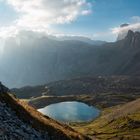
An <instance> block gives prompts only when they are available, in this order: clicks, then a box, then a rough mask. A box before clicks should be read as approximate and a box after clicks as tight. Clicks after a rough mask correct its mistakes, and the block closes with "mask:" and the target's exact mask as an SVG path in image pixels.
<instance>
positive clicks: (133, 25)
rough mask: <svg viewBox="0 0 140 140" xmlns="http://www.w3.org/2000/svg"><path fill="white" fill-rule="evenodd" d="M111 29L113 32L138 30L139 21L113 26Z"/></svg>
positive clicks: (139, 27)
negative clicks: (123, 25) (122, 25)
mask: <svg viewBox="0 0 140 140" xmlns="http://www.w3.org/2000/svg"><path fill="white" fill-rule="evenodd" d="M111 30H112V33H113V34H119V33H123V32H128V30H132V31H140V22H139V23H133V24H130V25H128V26H125V27H115V28H112V29H111Z"/></svg>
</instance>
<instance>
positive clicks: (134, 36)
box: [124, 30, 140, 48]
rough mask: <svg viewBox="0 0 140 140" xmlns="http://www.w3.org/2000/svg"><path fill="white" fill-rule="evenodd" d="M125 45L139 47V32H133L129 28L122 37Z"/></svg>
mask: <svg viewBox="0 0 140 140" xmlns="http://www.w3.org/2000/svg"><path fill="white" fill-rule="evenodd" d="M124 41H125V46H129V47H134V48H139V47H140V32H133V31H132V30H129V31H128V33H127V36H126V37H125V39H124Z"/></svg>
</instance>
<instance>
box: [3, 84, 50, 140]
mask: <svg viewBox="0 0 140 140" xmlns="http://www.w3.org/2000/svg"><path fill="white" fill-rule="evenodd" d="M8 91H9V89H8V88H7V87H5V86H4V85H2V83H1V82H0V94H6V93H7V92H8ZM27 139H30V140H49V137H48V134H47V132H46V133H45V134H41V133H40V132H38V131H36V130H35V129H34V128H32V127H31V126H30V125H28V124H26V123H24V122H23V121H22V120H20V119H19V118H18V117H17V115H16V113H15V112H14V111H13V110H12V109H11V108H10V107H8V106H7V105H6V103H5V102H4V101H3V102H2V101H0V140H27Z"/></svg>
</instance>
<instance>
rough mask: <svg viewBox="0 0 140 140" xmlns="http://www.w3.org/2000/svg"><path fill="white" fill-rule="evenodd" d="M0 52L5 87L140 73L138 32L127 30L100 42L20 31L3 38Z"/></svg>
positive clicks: (139, 35)
mask: <svg viewBox="0 0 140 140" xmlns="http://www.w3.org/2000/svg"><path fill="white" fill-rule="evenodd" d="M0 53H1V55H0V64H1V65H0V77H1V80H2V81H3V82H4V83H5V84H6V85H8V87H21V86H25V85H41V84H45V83H48V82H53V81H58V80H64V79H71V78H75V77H81V76H100V75H101V76H107V75H135V76H139V75H140V72H139V68H140V62H139V58H140V33H139V32H133V31H131V30H130V31H128V34H127V35H126V37H125V38H124V39H122V40H118V41H116V42H114V43H103V44H102V43H101V44H100V45H99V43H97V44H96V43H95V44H94V45H93V44H91V43H87V41H83V40H71V39H69V40H68V39H67V40H64V39H63V40H61V41H60V40H55V39H52V38H49V37H46V36H39V35H34V34H32V33H30V32H29V33H21V34H20V35H19V36H17V37H15V38H14V37H13V38H8V39H6V40H5V42H4V43H3V46H2V47H1V51H0ZM7 77H8V78H7Z"/></svg>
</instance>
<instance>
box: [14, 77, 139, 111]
mask: <svg viewBox="0 0 140 140" xmlns="http://www.w3.org/2000/svg"><path fill="white" fill-rule="evenodd" d="M12 91H13V92H14V94H16V96H17V97H18V98H21V99H28V100H29V103H30V104H31V105H33V106H35V107H37V108H41V107H44V106H46V105H48V104H51V103H56V102H61V101H83V102H85V103H87V104H89V105H96V106H98V107H101V108H102V107H103V108H104V107H110V106H113V105H118V104H122V103H126V102H129V101H132V100H135V99H137V98H139V97H140V78H139V77H131V76H112V77H101V76H100V77H83V78H77V79H71V80H64V81H58V82H53V83H50V84H46V85H42V86H35V87H23V88H21V89H13V90H12Z"/></svg>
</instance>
